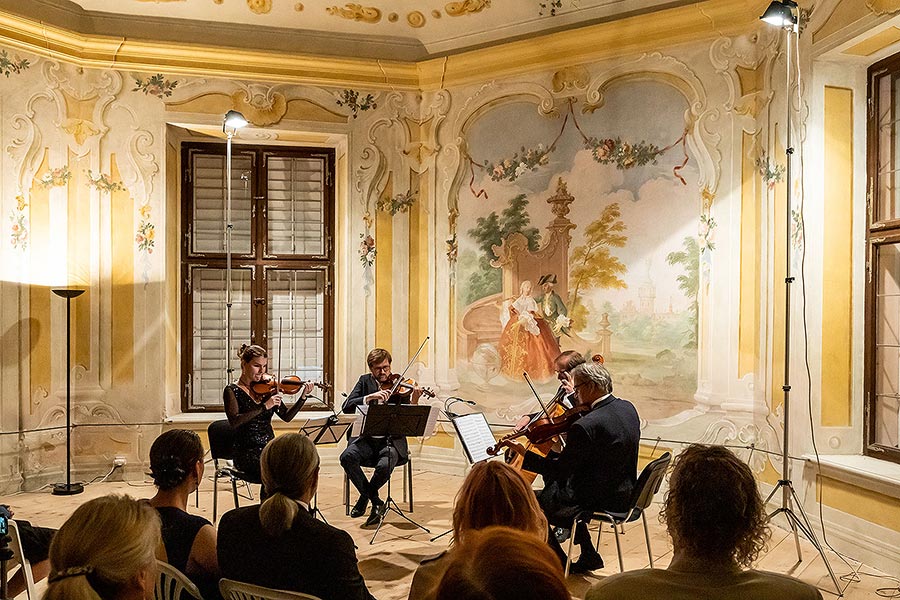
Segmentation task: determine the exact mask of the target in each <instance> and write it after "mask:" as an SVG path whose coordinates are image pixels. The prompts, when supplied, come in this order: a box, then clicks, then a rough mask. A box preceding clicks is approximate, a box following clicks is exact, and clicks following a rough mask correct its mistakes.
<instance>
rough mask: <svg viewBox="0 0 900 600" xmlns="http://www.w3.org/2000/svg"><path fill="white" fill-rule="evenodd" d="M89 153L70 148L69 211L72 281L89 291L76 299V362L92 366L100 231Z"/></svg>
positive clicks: (69, 264) (74, 322) (73, 283)
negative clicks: (95, 245) (95, 226)
mask: <svg viewBox="0 0 900 600" xmlns="http://www.w3.org/2000/svg"><path fill="white" fill-rule="evenodd" d="M89 166H90V162H89V156H87V155H86V156H83V157H81V158H79V157H78V156H76V155H75V153H73V152H72V151H71V150H70V151H69V170H70V171H71V172H72V179H70V180H69V196H68V210H67V225H68V248H67V258H68V260H67V266H68V275H69V276H68V282H69V285H71V286H74V287H81V288H84V290H85V292H84V294H82V295H81V296H79V297H78V298H77V299H74V300H72V313H73V315H72V346H73V347H74V349H75V356H74V358H73V364H78V365H84V367H85V368H86V369H88V370H90V368H91V301H92V295H93V294H92V290H91V287H90V283H91V239H92V236H94V235H97V232H95V231H91V188H90V187H88V176H87V169H88V168H89Z"/></svg>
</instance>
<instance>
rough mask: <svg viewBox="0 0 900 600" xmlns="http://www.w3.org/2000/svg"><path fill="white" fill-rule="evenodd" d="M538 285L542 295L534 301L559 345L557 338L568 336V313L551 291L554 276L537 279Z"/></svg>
mask: <svg viewBox="0 0 900 600" xmlns="http://www.w3.org/2000/svg"><path fill="white" fill-rule="evenodd" d="M538 285H539V286H541V291H542V292H543V293H542V294H541V295H540V296H537V297H536V298H535V299H534V301H535V302H536V303H537V305H538V308H539V309H540V311H541V314H543V315H544V318H545V319H546V320H547V324H549V325H550V329H552V330H553V335H555V336H556V343H557V344H559V338H560V337H561V336H562V335H563V334H566V335H569V319H568V314H569V311H568V309H567V308H566V305H565V304H564V303H563V301H562V298H560V297H559V294H557V293H556V292H555V291H553V287H554V286H555V285H556V274H555V273H548V274H546V275H541V278H540V279H538ZM560 317H562V318H560Z"/></svg>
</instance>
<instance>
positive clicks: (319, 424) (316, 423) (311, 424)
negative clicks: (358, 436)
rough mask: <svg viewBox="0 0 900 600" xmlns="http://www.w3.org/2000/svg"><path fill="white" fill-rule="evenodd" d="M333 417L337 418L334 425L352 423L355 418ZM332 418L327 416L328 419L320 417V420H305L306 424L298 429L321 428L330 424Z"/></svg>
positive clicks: (348, 416) (350, 416)
mask: <svg viewBox="0 0 900 600" xmlns="http://www.w3.org/2000/svg"><path fill="white" fill-rule="evenodd" d="M335 416H336V417H337V423H336V424H341V425H344V424H349V423H354V422H355V419H356V417H355V416H354V415H344V414H338V415H335ZM333 418H334V417H330V416H329V417H322V418H321V419H307V420H306V423H304V424H303V425H301V426H300V429H305V428H307V427H323V426H325V425H327V424H329V423H330V422H331V421H330V420H331V419H333Z"/></svg>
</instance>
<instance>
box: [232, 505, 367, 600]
mask: <svg viewBox="0 0 900 600" xmlns="http://www.w3.org/2000/svg"><path fill="white" fill-rule="evenodd" d="M217 544H218V556H219V569H220V570H221V572H222V577H226V578H228V579H234V580H237V581H243V582H245V583H252V584H254V585H262V586H265V587H268V588H274V589H279V590H288V591H294V592H304V593H306V594H312V595H314V596H317V597H319V598H322V600H373V598H372V594H370V593H369V590H368V588H367V587H366V582H365V581H364V580H363V578H362V575H360V573H359V567H358V566H357V562H356V551H355V550H354V546H353V538H351V537H350V534H348V533H347V532H346V531H342V530H340V529H337V528H335V527H332V526H331V525H327V524H325V523H323V522H321V521H319V520H317V519H315V518H314V517H313V516H312V515H311V514H309V512H307V511H306V510H305V509H303V507H300V512H299V514H298V515H297V518H296V519H295V520H294V525H293V527H291V528H290V529H289V530H288V531H286V532H285V533H283V534H281V535H280V536H277V537H272V536H270V535H268V534H267V533H266V532H265V530H264V529H263V527H262V523H260V520H259V505H256V506H247V507H244V508H236V509H234V510H231V511H228V512H227V513H225V514H224V515H223V516H222V521H221V522H220V523H219V534H218V542H217Z"/></svg>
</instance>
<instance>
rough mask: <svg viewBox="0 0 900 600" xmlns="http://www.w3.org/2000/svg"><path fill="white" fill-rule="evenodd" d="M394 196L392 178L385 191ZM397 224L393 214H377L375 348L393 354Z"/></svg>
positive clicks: (385, 194) (386, 193) (389, 195)
mask: <svg viewBox="0 0 900 600" xmlns="http://www.w3.org/2000/svg"><path fill="white" fill-rule="evenodd" d="M382 194H383V196H384V197H387V198H390V197H391V195H392V194H393V184H392V181H391V179H390V178H389V179H388V183H387V185H386V186H385V188H384V192H382ZM393 248H394V223H393V217H392V216H391V213H389V212H385V211H383V210H376V211H375V346H377V347H378V348H387V349H388V350H389V351H393V349H392V348H391V345H392V340H393V337H392V334H393V327H394V323H393V316H392V315H393V312H392V311H393V310H394V309H393V289H392V287H393V285H394V278H393V271H394V251H393Z"/></svg>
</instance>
